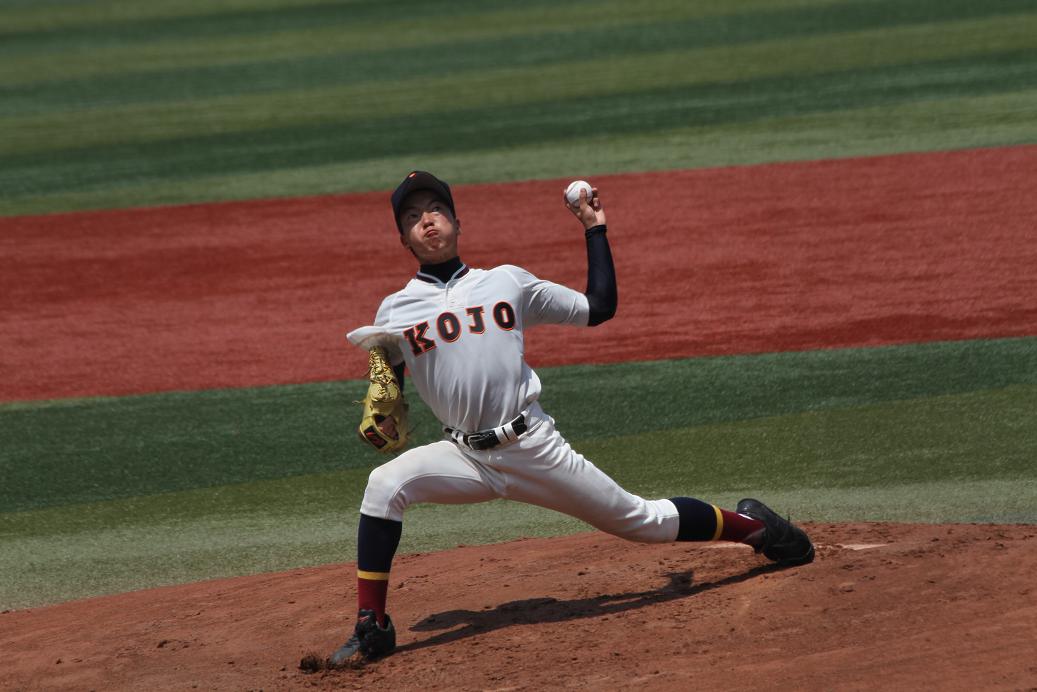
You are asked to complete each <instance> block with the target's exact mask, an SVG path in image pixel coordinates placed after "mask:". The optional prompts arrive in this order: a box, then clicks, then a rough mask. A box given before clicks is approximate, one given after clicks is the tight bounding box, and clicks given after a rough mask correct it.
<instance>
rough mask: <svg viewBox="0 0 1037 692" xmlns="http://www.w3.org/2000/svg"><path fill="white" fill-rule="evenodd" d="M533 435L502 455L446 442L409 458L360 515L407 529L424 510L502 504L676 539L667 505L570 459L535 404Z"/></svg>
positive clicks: (673, 514) (372, 485)
mask: <svg viewBox="0 0 1037 692" xmlns="http://www.w3.org/2000/svg"><path fill="white" fill-rule="evenodd" d="M528 417H529V419H530V420H529V421H528V422H527V424H528V425H529V429H528V430H527V432H526V433H525V434H524V435H522V436H521V437H520V438H519V439H518V441H516V442H513V443H512V444H510V445H507V446H504V447H495V448H494V449H489V450H484V451H475V450H472V449H469V448H467V447H463V446H458V445H457V444H455V443H454V442H452V441H447V440H442V441H440V442H433V443H432V444H428V445H425V446H422V447H416V448H414V449H411V450H408V451H407V452H404V453H403V454H401V455H400V456H398V457H396V458H395V459H393V460H392V461H389V462H387V463H385V464H383V465H382V466H379V467H378V468H376V469H375V470H374V471H372V472H371V476H370V478H369V480H368V484H367V490H366V491H365V492H364V501H363V504H362V505H361V507H360V511H361V512H362V513H363V514H366V515H368V516H371V517H377V518H380V519H392V520H394V521H403V513H404V510H406V509H407V507H409V506H410V505H413V504H417V503H419V502H435V503H439V504H469V503H474V502H486V501H488V500H494V499H497V498H505V499H509V500H517V501H519V502H526V503H529V504H533V505H538V506H540V507H546V508H548V509H553V510H555V511H557V512H562V513H564V514H568V515H570V516H573V517H576V518H577V519H581V520H582V521H585V522H587V523H588V524H590V525H591V526H593V527H595V528H597V529H600V530H601V531H604V532H606V533H610V534H613V535H615V536H620V537H622V538H626V539H628V540H631V541H638V542H641V543H666V542H670V541H673V540H675V539H676V538H677V529H678V528H679V525H680V520H679V518H678V515H677V508H676V507H675V506H674V504H673V503H672V502H670V501H669V500H645V499H644V498H641V497H638V496H637V495H633V494H631V493H629V492H627V491H626V490H624V489H623V488H621V487H620V486H619V484H617V483H616V482H615V481H614V480H612V479H611V478H609V477H608V476H607V475H606V474H605V473H604V472H602V471H601V470H600V469H598V467H596V466H595V465H594V464H592V463H591V462H590V461H588V460H587V459H585V458H584V457H583V456H582V455H581V454H578V453H577V452H575V451H573V449H572V447H571V446H570V445H569V443H568V442H566V441H565V439H564V438H563V437H562V436H561V434H559V433H558V431H557V430H556V429H555V425H554V419H553V418H551V417H550V416H548V415H547V414H545V413H544V412H543V410H542V409H541V408H540V406H539V404H533V406H532V407H531V409H530V414H529V416H528Z"/></svg>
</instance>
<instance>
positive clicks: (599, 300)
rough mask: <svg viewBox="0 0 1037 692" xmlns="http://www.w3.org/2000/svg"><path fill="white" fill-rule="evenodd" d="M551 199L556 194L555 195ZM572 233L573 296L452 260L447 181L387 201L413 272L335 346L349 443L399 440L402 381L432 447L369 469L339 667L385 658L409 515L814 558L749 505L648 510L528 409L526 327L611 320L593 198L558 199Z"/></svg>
mask: <svg viewBox="0 0 1037 692" xmlns="http://www.w3.org/2000/svg"><path fill="white" fill-rule="evenodd" d="M563 196H564V195H563ZM565 205H566V207H567V208H568V210H569V211H570V212H571V213H572V214H573V215H574V216H575V217H576V218H577V219H578V220H579V222H580V223H581V224H582V225H583V228H584V230H585V236H586V242H587V290H586V291H585V292H584V293H580V292H579V291H576V290H573V289H571V288H567V287H565V286H561V285H558V284H555V283H552V282H550V281H545V280H543V279H539V278H537V277H536V276H534V275H533V274H531V273H529V272H528V271H526V270H524V269H522V268H520V267H516V266H512V265H502V266H499V267H495V268H493V269H475V268H471V267H469V266H468V265H466V264H465V263H464V262H462V261H461V259H460V257H459V255H458V240H459V236H460V235H461V221H460V219H458V218H457V214H456V211H455V209H454V200H453V197H452V196H451V193H450V188H449V187H448V186H447V184H446V183H445V182H443V181H441V180H439V179H438V178H436V177H435V176H434V175H432V174H430V173H427V172H424V171H414V172H413V173H410V174H409V175H408V176H407V177H406V178H405V179H404V180H403V182H402V183H400V185H399V186H398V187H397V188H396V190H395V191H394V192H393V193H392V210H393V214H394V217H395V220H396V226H397V228H398V229H399V234H400V235H399V238H400V243H401V244H402V245H403V247H404V248H406V249H407V250H408V251H410V252H411V253H412V254H413V255H414V257H415V259H416V260H417V261H418V263H419V265H420V267H419V269H418V272H417V274H416V275H415V276H414V277H413V278H411V279H410V281H409V282H408V283H407V284H406V285H405V286H404V287H403V288H402V289H401V290H399V291H397V292H396V293H393V294H392V295H390V296H388V297H387V298H385V299H384V300H383V301H382V304H381V306H380V307H379V308H378V311H377V314H376V315H375V319H374V324H373V325H371V326H368V327H362V328H360V329H357V330H354V331H352V332H350V333H349V334H348V339H349V340H350V342H352V343H353V344H355V345H358V346H360V347H362V348H364V349H367V350H369V352H370V358H369V362H370V379H371V384H370V387H369V390H368V396H367V398H366V399H365V406H364V414H363V421H362V422H361V426H360V437H361V439H363V440H364V441H366V442H368V443H370V444H371V445H373V446H374V447H376V448H378V449H380V450H383V451H386V450H388V451H398V450H400V449H402V447H403V446H404V445H405V443H406V434H407V430H406V403H405V402H404V399H403V386H404V379H403V378H404V368H406V370H407V371H409V376H410V380H411V382H412V383H413V386H414V388H415V389H416V390H417V392H418V395H419V396H421V398H422V399H423V400H424V401H425V403H426V404H428V406H429V408H430V409H431V410H432V412H433V413H434V414H435V416H436V418H438V419H439V421H440V422H441V423H442V425H443V433H444V436H443V439H442V440H440V441H437V442H433V443H431V444H428V445H425V446H422V447H417V448H413V449H410V450H408V451H406V452H403V453H402V454H399V455H398V456H396V457H395V458H393V459H392V460H390V461H389V462H387V463H385V464H383V465H381V466H379V467H377V468H375V469H374V471H372V472H371V475H370V478H369V480H368V485H367V488H366V490H365V492H364V499H363V503H362V505H361V507H360V524H359V528H358V535H357V552H358V558H357V596H358V606H359V607H358V611H359V612H358V617H357V621H356V625H355V627H354V631H353V635H352V637H350V639H349V640H348V641H347V642H346V643H345V644H344V645H342V646H341V647H340V648H339V649H338V650H337V651H335V652H334V653H333V654H332V655H331V656H330V658H329V659H328V665H329V666H330V667H339V666H345V665H351V664H354V663H357V662H362V661H364V660H371V659H375V658H378V657H381V656H385V655H386V654H389V653H391V652H392V651H393V650H394V649H395V647H396V631H395V629H394V626H393V622H392V620H391V619H390V617H389V615H388V614H387V613H386V591H387V588H388V580H389V570H390V566H391V564H392V559H393V555H394V553H395V552H396V548H397V546H398V545H399V541H400V534H401V531H402V529H403V523H402V522H403V515H404V512H405V510H406V509H407V507H408V506H410V505H412V504H415V503H420V502H438V503H447V504H460V503H470V502H484V501H487V500H492V499H495V498H508V499H511V500H518V501H520V502H528V503H531V504H535V505H539V506H541V507H547V508H549V509H553V510H556V511H559V512H563V513H565V514H568V515H571V516H574V517H577V518H578V519H581V520H583V521H585V522H587V523H588V524H590V525H592V526H594V527H596V528H598V529H600V530H602V531H605V532H607V533H610V534H613V535H616V536H621V537H623V538H626V539H628V540H631V541H639V542H647V543H653V542H654V543H658V542H670V541H715V540H721V541H735V542H741V543H746V544H748V545H750V546H752V547H753V548H755V550H756V551H757V552H762V553H763V554H764V555H765V556H766V557H768V558H769V559H771V560H774V561H775V562H777V563H779V564H781V565H802V564H805V563H808V562H810V561H811V560H813V558H814V548H813V545H812V544H811V542H810V539H809V538H808V537H807V535H806V534H805V533H804V532H803V531H802V529H800V528H798V527H796V526H794V525H793V524H792V523H791V522H789V521H788V520H786V519H784V518H782V517H781V516H779V515H778V514H777V513H775V512H773V511H772V510H771V509H769V508H768V507H767V506H766V505H764V504H763V503H761V502H759V501H758V500H753V499H745V500H742V501H741V502H739V503H738V505H737V508H736V510H735V511H733V512H732V511H728V510H724V509H720V508H718V507H716V506H714V505H711V504H708V503H706V502H703V501H701V500H697V499H694V498H690V497H673V498H670V499H660V500H646V499H643V498H641V497H638V496H636V495H633V494H631V493H629V492H627V491H626V490H624V489H623V488H621V487H620V486H619V485H618V484H617V483H616V482H615V481H613V480H612V479H611V478H609V477H608V476H607V475H606V474H605V473H603V472H602V471H601V470H599V469H598V468H597V467H595V466H594V464H592V463H591V462H590V461H588V460H587V459H585V458H584V457H583V456H581V455H580V454H579V453H578V452H576V451H575V450H573V449H572V447H570V446H569V443H568V442H566V441H565V439H564V438H563V437H562V436H561V434H559V432H558V431H557V430H556V429H555V422H554V419H552V418H551V416H549V415H548V414H547V413H545V412H544V410H543V409H542V408H541V407H540V405H539V404H538V403H537V399H538V397H539V395H540V380H539V379H538V378H537V375H536V373H535V372H533V370H532V369H531V368H530V367H529V365H527V364H526V362H525V360H524V358H523V352H524V348H523V340H524V334H525V330H527V329H529V328H531V327H534V326H536V325H538V324H568V325H573V326H579V327H583V326H594V325H598V324H601V323H602V322H605V321H606V320H608V319H611V318H612V316H613V315H614V314H615V311H616V304H617V292H616V275H615V270H614V267H613V263H612V254H611V251H610V249H609V242H608V238H607V235H606V227H605V210H604V208H603V207H602V203H601V198H600V197H599V195H598V190H597V189H596V188H594V189H591V191H590V193H589V194H588V193H587V192H586V191H583V192H581V193H580V198H579V201H578V203H575V204H573V203H570V202H568V201H566V202H565Z"/></svg>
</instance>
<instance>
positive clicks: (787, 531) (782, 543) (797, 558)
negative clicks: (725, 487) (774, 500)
mask: <svg viewBox="0 0 1037 692" xmlns="http://www.w3.org/2000/svg"><path fill="white" fill-rule="evenodd" d="M735 511H736V512H738V513H739V514H744V515H746V516H747V517H752V518H753V519H756V520H757V521H762V522H763V526H764V529H763V540H762V541H760V545H758V546H756V552H758V553H760V552H762V553H763V554H764V555H765V556H766V557H767V558H769V559H771V560H774V561H775V562H777V563H778V564H779V565H781V566H782V567H793V566H795V565H805V564H807V563H808V562H813V561H814V545H813V544H812V543H811V542H810V539H809V538H808V537H807V534H806V533H805V532H804V531H803V529H801V528H799V527H798V526H795V525H794V524H793V523H792V522H791V521H789V520H788V519H783V518H782V517H781V516H780V515H779V514H777V513H776V512H775V511H774V510H772V509H771V508H770V507H768V506H767V505H765V504H763V503H762V502H760V501H759V500H753V499H751V498H746V499H744V500H742V501H740V502H739V503H738V506H737V507H736V508H735Z"/></svg>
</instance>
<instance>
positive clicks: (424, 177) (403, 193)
mask: <svg viewBox="0 0 1037 692" xmlns="http://www.w3.org/2000/svg"><path fill="white" fill-rule="evenodd" d="M417 190H431V191H432V192H434V193H436V196H437V197H439V198H440V199H442V200H443V201H444V202H446V205H447V206H448V207H450V213H451V214H453V215H454V216H457V212H455V211H454V197H453V195H451V194H450V186H449V185H447V184H446V183H444V182H443V181H442V180H440V179H439V178H437V177H436V176H434V175H432V174H431V173H428V172H427V171H411V172H410V173H408V174H407V177H406V178H404V179H403V182H402V183H400V184H399V185H397V186H396V189H395V190H393V193H392V215H393V218H394V219H395V220H396V228H398V229H399V230H400V233H403V227H402V226H400V206H401V205H402V204H403V200H405V199H407V195H409V194H410V193H412V192H416V191H417Z"/></svg>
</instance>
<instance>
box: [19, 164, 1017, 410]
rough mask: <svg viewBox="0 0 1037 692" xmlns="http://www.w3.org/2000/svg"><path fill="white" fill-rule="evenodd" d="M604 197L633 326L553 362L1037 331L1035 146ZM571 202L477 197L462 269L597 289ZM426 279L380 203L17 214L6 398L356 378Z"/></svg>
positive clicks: (369, 198)
mask: <svg viewBox="0 0 1037 692" xmlns="http://www.w3.org/2000/svg"><path fill="white" fill-rule="evenodd" d="M574 172H576V171H574ZM402 173H403V171H401V175H402ZM594 182H595V183H596V184H597V185H598V186H599V187H600V188H601V193H602V198H603V201H604V203H605V207H606V210H607V212H608V215H609V221H610V228H611V230H610V238H611V239H612V243H613V248H614V254H615V257H616V261H617V267H618V274H619V289H620V308H619V313H618V315H617V317H616V319H615V320H613V321H612V322H611V323H609V324H606V325H604V326H603V327H599V328H597V329H596V330H595V331H594V332H593V333H580V332H576V331H573V330H571V329H570V330H567V331H566V332H565V336H564V339H565V341H564V342H563V341H561V340H560V339H561V338H562V337H561V336H560V333H559V332H557V331H556V332H555V333H554V334H551V333H550V332H551V331H552V330H557V329H559V328H554V327H548V328H544V329H543V330H541V331H539V332H536V331H535V332H532V335H531V336H530V338H529V346H528V352H527V355H528V358H529V360H530V362H531V363H532V364H533V365H534V366H537V365H557V364H562V363H575V362H599V363H600V362H612V361H625V360H632V359H633V360H637V359H640V360H645V359H655V358H669V357H687V356H697V355H704V354H721V353H746V352H761V351H776V350H800V349H812V348H823V347H842V346H863V345H878V344H890V343H905V342H915V341H925V340H941V339H967V338H978V337H1005V336H1022V335H1033V334H1037V300H1035V299H1034V296H1035V295H1037V232H1035V230H1034V229H1035V221H1034V220H1035V219H1037V194H1034V189H1035V185H1037V146H1028V147H1017V148H1011V149H1007V148H1006V149H985V150H970V151H960V152H950V153H936V154H911V155H902V156H890V157H879V158H868V159H856V160H840V161H826V162H819V163H794V164H778V165H767V166H752V167H740V168H722V169H711V170H697V171H682V172H672V173H651V174H640V175H622V176H609V177H599V178H596V179H595V181H594ZM563 186H564V181H549V182H528V183H517V184H510V183H509V184H506V185H480V186H471V187H462V188H458V189H457V191H456V199H457V206H458V213H459V216H460V217H461V219H462V221H463V228H464V235H463V238H462V257H463V258H465V259H466V260H467V261H468V262H469V263H470V264H472V265H474V266H493V265H496V264H503V263H513V264H519V265H522V266H525V267H527V268H528V269H530V270H531V271H533V272H534V273H537V274H539V275H541V276H543V277H545V278H549V279H552V280H555V281H559V282H562V283H566V284H568V285H571V286H574V287H577V288H582V287H583V286H584V284H585V281H586V275H585V267H586V264H585V256H584V249H583V240H582V234H581V233H580V229H579V228H578V226H577V225H576V223H575V221H574V220H573V219H572V218H571V217H569V216H568V213H567V212H566V211H565V210H564V209H563V207H562V204H561V200H560V198H561V189H562V187H563ZM413 268H414V267H413V262H412V260H411V258H410V256H409V255H408V254H406V253H405V251H404V250H403V249H402V248H401V247H400V246H399V244H398V243H397V240H396V232H395V230H394V227H393V225H392V219H391V213H390V212H389V205H388V196H387V194H385V193H378V194H364V195H348V196H336V197H318V198H309V199H290V200H270V201H261V202H242V203H228V204H211V205H199V206H187V207H176V208H164V209H144V210H124V211H108V212H95V213H79V214H62V215H53V216H42V217H20V218H17V217H16V218H6V219H0V401H3V400H29V399H47V398H57V397H69V396H83V395H98V394H113V395H117V394H129V393H139V392H150V391H160V390H174V389H176V390H184V389H187V390H191V389H205V388H212V387H240V386H251V385H264V384H274V383H289V382H309V381H320V380H331V379H342V378H344V377H345V378H352V377H359V376H361V375H362V372H363V370H364V359H363V356H362V354H360V353H359V352H358V351H356V350H354V349H351V348H349V347H347V345H346V343H345V341H344V338H343V334H344V333H345V332H346V331H347V330H348V329H350V328H353V327H355V326H359V325H361V324H367V323H369V321H370V320H371V319H372V317H373V315H374V311H375V309H376V308H377V305H378V301H379V299H380V298H381V297H382V296H384V295H385V294H387V293H389V292H391V291H393V290H395V289H397V288H399V287H400V286H401V285H402V284H403V283H404V282H405V281H406V280H407V278H408V277H409V276H410V274H411V272H412V271H413Z"/></svg>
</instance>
